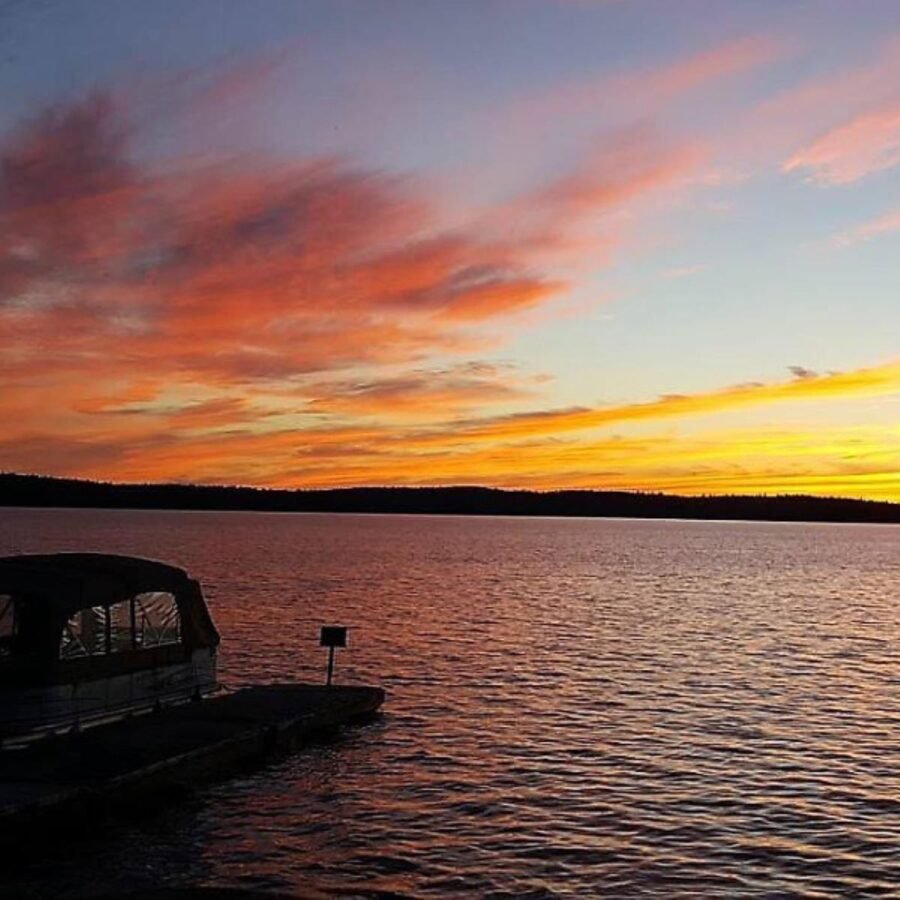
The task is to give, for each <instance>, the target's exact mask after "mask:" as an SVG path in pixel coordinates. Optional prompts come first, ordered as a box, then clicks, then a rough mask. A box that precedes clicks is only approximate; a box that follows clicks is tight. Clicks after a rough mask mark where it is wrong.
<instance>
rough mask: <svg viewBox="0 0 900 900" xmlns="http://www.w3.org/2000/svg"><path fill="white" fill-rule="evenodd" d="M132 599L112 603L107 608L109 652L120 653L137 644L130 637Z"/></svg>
mask: <svg viewBox="0 0 900 900" xmlns="http://www.w3.org/2000/svg"><path fill="white" fill-rule="evenodd" d="M132 603H133V601H132V600H123V601H122V602H121V603H114V604H113V605H112V606H111V607H110V608H109V652H110V653H121V652H122V651H123V650H131V649H132V648H134V647H136V646H137V644H136V643H135V642H134V640H133V639H132V631H131V625H132V621H133V619H132V615H131V610H132Z"/></svg>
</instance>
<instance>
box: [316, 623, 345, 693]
mask: <svg viewBox="0 0 900 900" xmlns="http://www.w3.org/2000/svg"><path fill="white" fill-rule="evenodd" d="M319 646H320V647H327V648H328V675H327V677H326V679H325V684H327V685H330V684H331V679H332V677H333V676H334V648H335V647H346V646H347V626H346V625H323V626H322V631H321V632H320V634H319Z"/></svg>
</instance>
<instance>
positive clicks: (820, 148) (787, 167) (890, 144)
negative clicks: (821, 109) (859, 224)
mask: <svg viewBox="0 0 900 900" xmlns="http://www.w3.org/2000/svg"><path fill="white" fill-rule="evenodd" d="M897 164H900V103H891V104H889V105H888V106H886V107H885V108H883V109H880V110H876V111H870V112H867V113H864V114H862V115H859V116H856V117H855V118H853V119H851V120H850V121H849V122H845V123H844V124H842V125H840V126H838V127H837V128H833V129H831V130H829V131H828V132H826V133H825V134H823V135H822V136H821V137H820V138H818V139H817V140H815V141H813V142H812V143H811V144H809V145H808V146H807V147H804V148H803V149H802V150H799V151H798V152H797V153H795V154H794V155H793V156H792V157H791V158H790V159H789V160H788V161H787V162H786V163H785V164H784V166H783V169H784V171H785V172H794V171H797V170H804V171H805V172H806V173H807V175H808V177H809V179H810V180H811V181H815V182H818V183H820V184H849V183H851V182H854V181H859V180H860V179H861V178H865V177H866V176H868V175H873V174H875V173H877V172H882V171H884V170H885V169H890V168H893V167H894V166H896V165H897Z"/></svg>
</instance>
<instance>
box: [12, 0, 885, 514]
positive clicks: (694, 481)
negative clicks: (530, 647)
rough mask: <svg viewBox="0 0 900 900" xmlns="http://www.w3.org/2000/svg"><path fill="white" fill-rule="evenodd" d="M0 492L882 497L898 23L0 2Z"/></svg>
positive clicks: (709, 12)
mask: <svg viewBox="0 0 900 900" xmlns="http://www.w3.org/2000/svg"><path fill="white" fill-rule="evenodd" d="M0 416H2V422H3V426H2V429H0V470H5V471H18V472H36V473H44V474H54V475H66V476H78V477H89V478H101V479H106V480H116V481H160V480H167V481H168V480H174V481H190V482H204V483H238V484H252V485H271V486H283V487H337V486H346V485H363V484H365V485H381V484H432V485H441V484H483V485H493V486H504V487H529V488H537V489H549V488H560V487H596V488H613V489H635V490H664V491H668V492H677V493H686V494H698V493H762V492H766V493H774V492H779V493H780V492H791V493H794V492H803V493H815V494H822V495H843V496H853V497H869V498H878V499H892V500H898V501H900V2H897V0H884V2H878V0H814V2H810V0H771V2H768V0H679V2H671V0H633V2H629V0H408V2H403V0H322V2H317V0H290V2H289V0H254V2H251V0H191V2H189V3H185V2H184V0H153V2H146V3H138V2H111V0H103V2H100V0H64V2H54V0H32V2H15V0H0Z"/></svg>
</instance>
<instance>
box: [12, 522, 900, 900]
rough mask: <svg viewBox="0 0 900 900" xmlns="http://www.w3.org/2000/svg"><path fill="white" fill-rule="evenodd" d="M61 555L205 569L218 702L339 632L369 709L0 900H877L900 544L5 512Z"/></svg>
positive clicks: (20, 880)
mask: <svg viewBox="0 0 900 900" xmlns="http://www.w3.org/2000/svg"><path fill="white" fill-rule="evenodd" d="M75 549H98V550H106V551H113V552H124V553H135V554H141V555H147V556H153V557H158V558H160V559H164V560H168V561H171V562H174V563H177V564H180V565H183V566H184V567H186V568H187V569H188V570H189V571H191V572H192V573H194V574H195V575H196V576H198V577H199V578H200V579H201V581H202V582H203V584H204V587H205V589H206V593H207V596H208V598H209V603H210V606H211V608H212V611H213V615H214V616H215V618H216V620H217V622H218V624H219V626H220V630H221V631H222V633H223V637H224V644H223V652H222V665H223V670H224V672H223V675H224V679H225V681H227V682H228V683H229V684H233V685H240V684H242V683H247V682H251V681H265V680H271V679H285V678H297V679H314V680H319V679H320V678H321V676H322V673H323V662H324V660H323V658H322V655H321V652H320V651H319V649H318V647H316V645H315V640H316V637H317V628H318V625H319V624H321V623H322V622H323V621H327V622H340V623H347V624H350V625H352V626H354V629H353V631H352V634H351V640H352V647H351V649H350V650H348V651H346V652H344V653H343V654H342V655H341V656H340V657H339V664H338V666H339V667H338V674H339V676H340V678H342V679H343V680H345V681H359V682H368V683H380V684H383V685H385V686H386V687H387V688H388V690H389V693H390V697H389V701H388V704H387V707H386V713H385V715H384V716H383V718H381V719H380V720H379V721H377V722H376V723H374V724H372V725H369V726H366V727H364V728H361V729H357V730H353V731H350V732H348V733H347V734H346V735H345V736H344V737H343V738H342V739H341V740H339V741H336V742H332V743H329V744H327V745H319V746H316V747H314V748H312V749H310V750H308V751H306V752H304V753H302V754H300V755H298V756H295V757H293V758H291V759H289V760H285V761H282V762H280V763H278V764H276V765H274V766H272V767H270V768H268V769H265V770H263V771H260V772H257V773H255V774H253V775H252V776H249V777H243V778H240V779H237V780H232V781H229V782H226V783H223V784H219V785H216V786H213V787H210V788H207V789H204V790H203V791H202V792H200V793H199V795H198V796H197V797H196V798H195V799H193V800H192V801H189V802H186V803H184V804H181V805H178V806H176V807H173V808H172V809H170V810H168V811H165V812H163V813H161V814H159V815H156V816H154V817H153V818H152V819H150V820H149V821H145V822H140V823H130V824H118V825H116V826H114V827H113V828H111V829H108V830H107V831H106V832H104V836H103V838H102V840H101V839H99V838H89V839H82V840H80V841H78V842H73V843H71V844H70V845H69V846H68V847H59V848H49V849H48V851H47V855H46V856H45V857H44V858H43V859H41V861H40V864H39V865H38V864H33V865H30V866H29V867H28V868H27V869H25V870H21V867H20V870H19V871H18V872H17V873H16V874H15V875H6V876H3V877H5V878H6V892H7V893H8V894H9V895H10V896H19V895H22V894H26V893H28V892H31V893H33V894H34V895H37V896H48V897H51V896H53V897H55V896H60V895H63V894H65V895H66V896H73V897H79V896H90V895H91V893H93V892H99V891H100V890H101V889H105V890H118V889H122V888H124V887H138V886H141V887H143V886H150V885H158V884H171V885H178V884H183V883H188V882H191V883H199V884H213V885H226V886H248V887H257V888H263V889H265V888H271V889H289V890H290V889H302V888H305V887H315V888H318V889H319V890H323V891H325V892H328V893H337V894H340V893H346V894H353V893H354V892H357V891H360V890H361V889H362V888H361V886H365V890H366V891H370V892H371V891H383V892H388V893H390V894H397V895H401V896H438V895H449V896H465V895H482V896H483V895H491V896H495V897H504V896H515V897H520V896H530V897H553V896H577V897H584V896H591V895H594V896H596V895H604V896H613V897H628V896H636V895H641V894H649V895H656V896H685V897H688V896H692V897H696V896H706V897H709V896H716V895H727V896H736V895H737V896H749V895H758V896H762V895H766V896H809V897H819V896H822V897H824V896H847V895H877V894H893V895H897V894H898V881H897V878H898V866H900V626H898V622H900V609H898V600H900V528H892V527H878V526H833V525H780V524H779V525H774V524H773V525H769V524H745V523H724V524H723V523H702V522H701V523H675V522H635V521H601V520H593V521H584V520H573V521H560V520H552V519H537V520H513V519H459V518H430V517H398V518H388V517H380V516H312V515H264V514H238V513H226V514H218V513H168V512H166V513H161V512H160V513H156V512H149V513H147V512H144V513H136V512H110V513H96V512H84V511H40V512H38V511H24V510H22V511H8V510H7V511H2V510H0V553H4V554H5V553H12V552H19V551H23V552H24V551H45V550H75Z"/></svg>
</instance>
